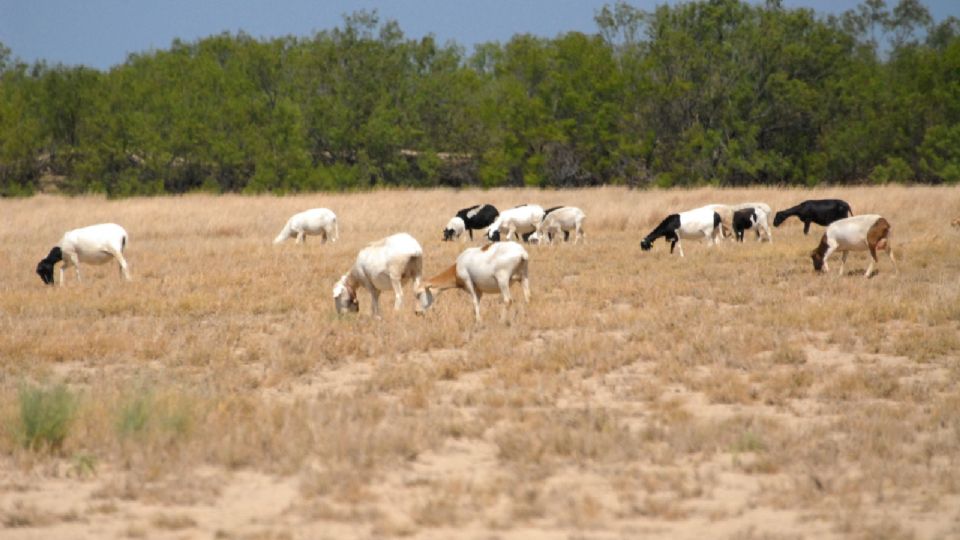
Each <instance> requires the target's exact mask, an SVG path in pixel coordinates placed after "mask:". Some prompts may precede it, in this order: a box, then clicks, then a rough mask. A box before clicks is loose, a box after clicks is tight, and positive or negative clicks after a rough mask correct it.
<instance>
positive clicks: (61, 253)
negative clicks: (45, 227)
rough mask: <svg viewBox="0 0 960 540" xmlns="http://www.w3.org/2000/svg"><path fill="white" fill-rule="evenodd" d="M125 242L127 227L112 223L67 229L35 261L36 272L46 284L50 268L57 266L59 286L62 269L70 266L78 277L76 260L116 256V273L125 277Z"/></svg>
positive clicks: (95, 260)
mask: <svg viewBox="0 0 960 540" xmlns="http://www.w3.org/2000/svg"><path fill="white" fill-rule="evenodd" d="M126 246H127V231H125V230H124V229H123V227H121V226H119V225H117V224H116V223H100V224H99V225H90V226H89V227H83V228H80V229H73V230H70V231H67V232H66V233H65V234H64V235H63V238H61V239H60V242H59V243H58V244H57V245H56V246H54V247H53V249H51V250H50V253H49V254H48V255H47V256H46V258H44V259H42V260H41V261H40V262H39V263H37V275H39V276H40V279H42V280H43V282H44V283H46V284H47V285H53V283H54V280H53V268H54V265H56V264H57V263H58V262H60V261H63V264H62V265H61V266H60V286H61V287H62V286H63V283H64V282H63V271H64V269H65V268H67V267H69V266H73V267H74V268H75V269H76V272H77V281H80V263H82V262H83V263H88V264H103V263H105V262H107V261H110V260H116V261H117V262H118V263H119V264H120V274H121V275H122V276H123V278H124V279H125V280H127V281H129V280H130V273H129V271H128V270H127V261H126V260H125V259H124V258H123V249H124V248H125V247H126Z"/></svg>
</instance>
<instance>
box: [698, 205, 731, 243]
mask: <svg viewBox="0 0 960 540" xmlns="http://www.w3.org/2000/svg"><path fill="white" fill-rule="evenodd" d="M701 208H708V209H710V210H713V211H714V212H716V213H717V214H718V215H719V216H720V239H721V240H723V239H724V238H726V237H727V236H732V235H733V212H734V209H733V207H732V206H730V205H728V204H708V205H706V206H702V207H701ZM696 210H698V209H696ZM691 212H692V210H691Z"/></svg>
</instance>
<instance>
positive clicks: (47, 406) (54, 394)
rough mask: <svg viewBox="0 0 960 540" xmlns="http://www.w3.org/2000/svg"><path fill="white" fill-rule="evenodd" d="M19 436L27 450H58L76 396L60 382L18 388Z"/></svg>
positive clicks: (64, 437) (75, 405)
mask: <svg viewBox="0 0 960 540" xmlns="http://www.w3.org/2000/svg"><path fill="white" fill-rule="evenodd" d="M19 401H20V429H21V431H20V439H21V442H22V444H23V446H24V448H28V449H30V450H42V449H49V450H59V449H60V448H62V447H63V441H64V439H66V438H67V433H68V432H69V430H70V423H71V422H72V421H73V417H74V415H75V413H76V408H77V398H76V396H75V395H74V394H73V393H72V392H71V391H70V390H69V389H67V387H66V386H64V385H62V384H59V385H56V386H54V387H52V388H43V387H35V386H28V385H24V386H21V387H20V391H19Z"/></svg>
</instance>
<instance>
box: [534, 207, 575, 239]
mask: <svg viewBox="0 0 960 540" xmlns="http://www.w3.org/2000/svg"><path fill="white" fill-rule="evenodd" d="M586 217H587V215H586V214H584V213H583V210H581V209H579V208H577V207H576V206H558V207H556V208H551V209H549V210H547V211H546V212H544V216H543V220H541V221H540V223H539V225H537V232H536V235H537V239H538V241H539V242H540V243H543V242H544V241H545V242H546V243H548V244H550V243H552V242H553V235H554V234H557V235H559V234H560V233H561V232H562V233H563V241H564V242H566V241H567V239H569V238H570V232H571V231H573V232H574V233H575V235H574V237H573V243H574V244H576V243H577V242H579V241H581V240H584V233H583V220H584V219H585V218H586ZM531 240H532V237H531Z"/></svg>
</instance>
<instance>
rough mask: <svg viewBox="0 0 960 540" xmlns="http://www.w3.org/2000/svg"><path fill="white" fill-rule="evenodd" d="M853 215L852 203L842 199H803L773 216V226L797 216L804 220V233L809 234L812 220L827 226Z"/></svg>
mask: <svg viewBox="0 0 960 540" xmlns="http://www.w3.org/2000/svg"><path fill="white" fill-rule="evenodd" d="M852 215H853V210H851V209H850V205H849V204H847V203H846V202H845V201H841V200H840V199H820V200H812V201H803V202H802V203H800V204H798V205H796V206H794V207H792V208H787V209H786V210H781V211H779V212H777V215H776V216H774V218H773V226H774V227H779V226H780V224H781V223H783V222H784V221H785V220H786V219H787V218H788V217H790V216H797V218H799V219H800V221H802V222H803V234H807V233H808V232H809V231H810V223H811V222H813V223H816V224H817V225H821V226H823V227H826V226H827V225H830V224H831V223H833V222H834V221H837V220H838V219H843V218H845V217H848V216H852Z"/></svg>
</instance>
